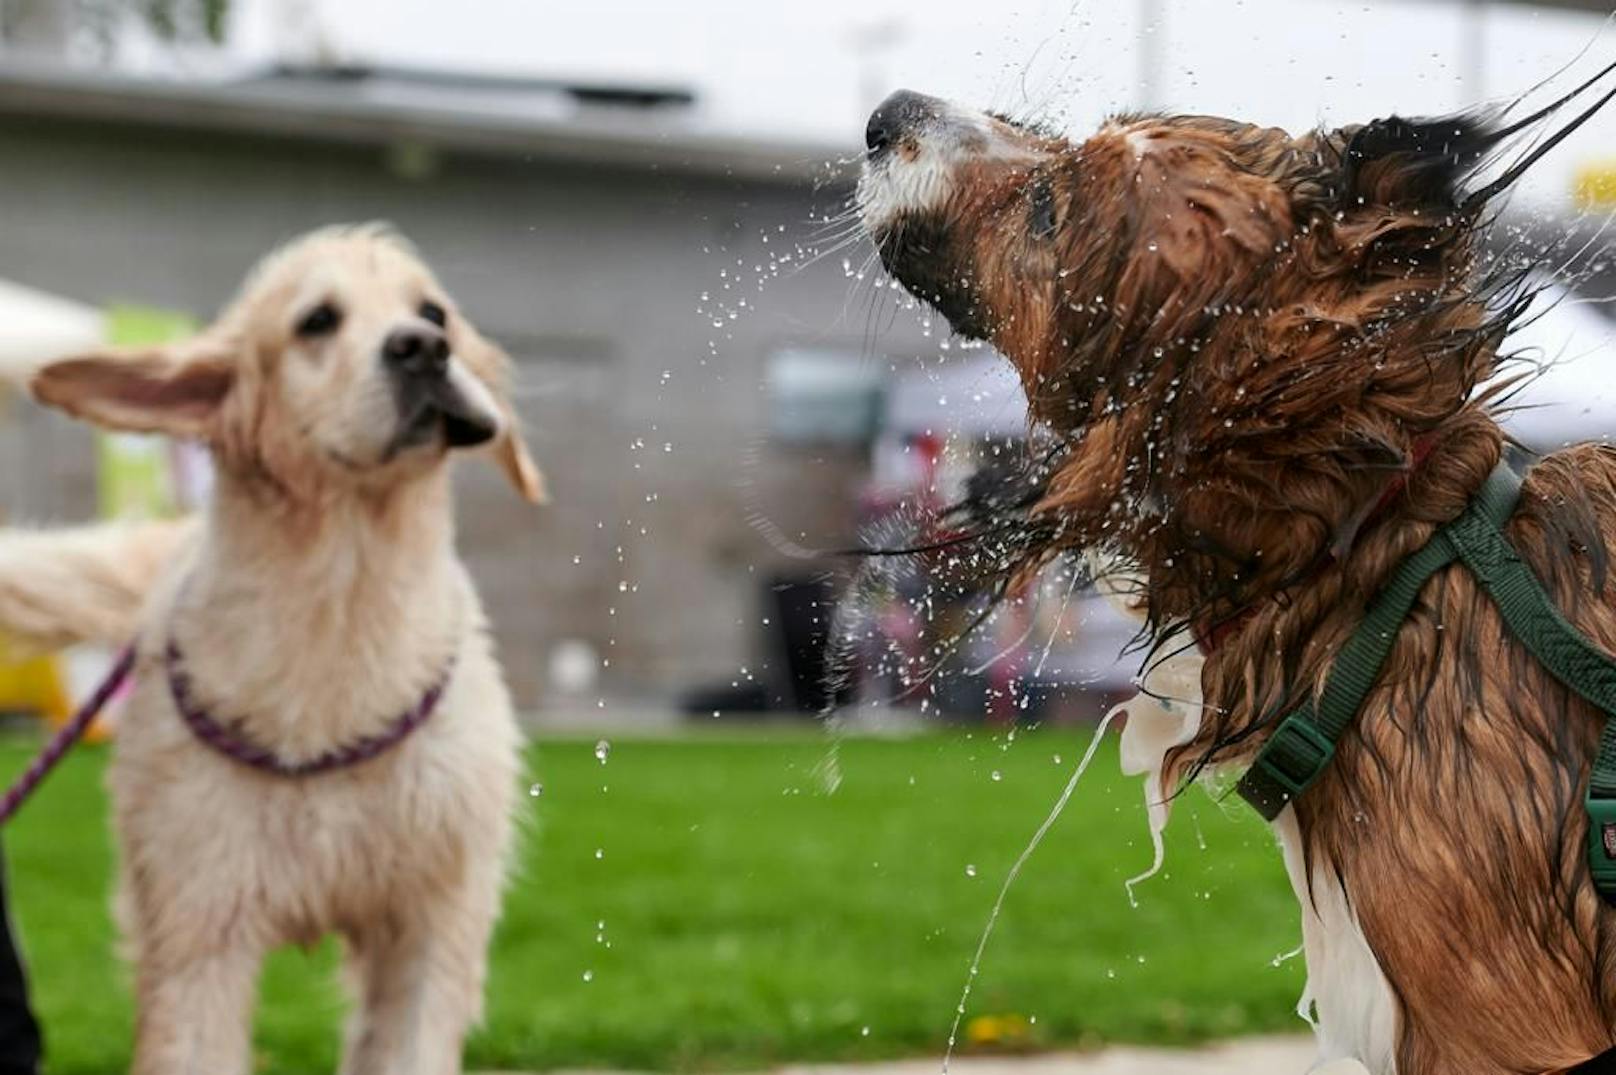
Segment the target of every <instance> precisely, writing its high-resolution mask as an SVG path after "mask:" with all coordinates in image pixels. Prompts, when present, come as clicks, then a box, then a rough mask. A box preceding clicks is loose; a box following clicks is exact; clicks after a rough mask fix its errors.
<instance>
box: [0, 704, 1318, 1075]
mask: <svg viewBox="0 0 1616 1075" xmlns="http://www.w3.org/2000/svg"><path fill="white" fill-rule="evenodd" d="M1083 744H1084V737H1083V736H1078V735H1070V734H1065V733H1055V732H1041V733H1033V734H1027V733H1023V734H1021V735H1018V736H1017V737H1016V738H1015V739H1014V741H1007V740H1006V738H1005V737H1004V736H1002V735H989V734H986V733H977V734H976V735H974V736H972V735H966V734H963V733H961V734H950V735H935V736H927V737H923V738H919V739H912V740H907V741H875V740H850V741H846V742H844V743H843V744H842V745H841V746H840V748H839V757H840V770H841V775H842V780H841V783H840V786H839V787H838V788H837V790H836V791H835V792H834V793H831V794H827V793H826V791H825V782H824V780H823V779H822V776H821V771H820V770H821V766H822V765H823V763H824V762H825V761H826V759H827V756H828V755H829V753H830V742H829V740H828V739H827V738H825V737H824V736H822V735H817V734H791V735H785V734H782V735H778V736H757V737H747V736H732V737H728V738H716V737H710V736H695V737H692V738H688V739H684V740H678V741H642V740H624V741H617V742H614V743H613V745H612V749H611V754H610V757H609V759H608V761H607V763H606V764H604V765H602V764H601V763H600V762H598V761H597V760H596V758H595V756H594V743H593V741H589V742H581V741H556V742H545V743H541V744H539V745H538V746H537V747H536V748H535V749H534V751H533V753H532V755H531V758H530V766H531V773H532V778H533V780H535V781H537V782H540V783H542V786H543V793H542V795H540V796H538V797H536V798H531V799H526V800H524V802H523V805H524V807H525V808H526V814H527V818H526V821H527V824H526V832H525V836H524V839H523V841H522V851H521V856H520V863H519V867H518V872H517V875H516V877H515V879H514V881H513V883H512V885H511V888H510V892H509V894H508V895H507V897H506V900H505V915H504V919H503V921H502V923H501V926H500V930H499V934H498V936H497V937H496V939H495V941H494V950H493V970H492V976H491V980H490V982H489V989H488V1023H487V1026H486V1027H485V1028H484V1029H482V1030H481V1031H480V1032H479V1033H478V1034H477V1035H476V1036H475V1038H474V1039H473V1040H472V1042H471V1044H470V1055H469V1063H470V1065H471V1066H473V1067H484V1068H507V1069H511V1068H515V1069H546V1068H554V1067H561V1066H569V1067H572V1066H612V1067H630V1068H646V1069H671V1070H693V1069H698V1068H715V1067H721V1068H758V1067H764V1066H768V1065H771V1064H775V1063H777V1062H782V1061H792V1060H810V1059H813V1060H820V1059H833V1058H834V1059H851V1058H874V1057H890V1056H898V1055H903V1054H914V1053H922V1052H936V1051H937V1050H939V1049H940V1048H941V1046H942V1044H943V1042H944V1040H945V1038H946V1036H947V1033H948V1028H949V1023H950V1021H951V1019H952V1017H953V1012H954V1007H955V1004H956V1003H957V1001H958V999H959V994H960V988H961V986H962V985H963V983H964V981H965V977H966V970H967V967H968V965H969V961H970V955H971V952H972V950H973V949H974V947H975V945H976V940H977V936H978V934H979V932H980V930H981V928H982V925H983V923H984V921H985V920H986V918H987V915H988V910H989V908H990V906H991V904H992V901H993V897H994V893H995V891H996V889H997V887H998V885H999V882H1000V880H1001V878H1002V877H1003V875H1004V873H1005V871H1006V869H1007V868H1008V867H1009V865H1010V863H1011V861H1012V860H1013V859H1014V858H1015V857H1016V855H1017V854H1018V853H1019V852H1020V851H1021V849H1022V847H1023V846H1024V845H1025V844H1026V841H1027V838H1028V836H1029V834H1030V833H1031V832H1032V830H1033V829H1034V828H1035V827H1036V826H1037V824H1038V823H1039V821H1040V820H1041V819H1042V818H1043V816H1044V814H1045V813H1046V811H1047V810H1048V808H1049V806H1050V804H1051V803H1052V802H1053V800H1054V798H1055V796H1056V795H1057V793H1058V792H1059V790H1060V788H1061V786H1062V785H1063V783H1064V782H1065V780H1066V778H1067V776H1068V775H1069V773H1070V770H1071V767H1072V765H1073V763H1074V761H1075V760H1076V757H1077V755H1078V754H1079V753H1080V752H1081V748H1082V746H1083ZM32 751H33V744H32V743H31V742H22V741H16V740H13V741H10V742H8V743H5V744H3V745H0V775H4V776H6V777H9V775H10V774H11V773H14V772H16V771H18V770H20V769H21V768H22V766H23V765H24V764H25V762H26V759H27V758H28V757H29V756H30V755H31V753H32ZM104 762H105V753H104V751H101V750H98V749H95V748H81V749H80V750H79V751H78V752H77V753H76V754H75V755H74V756H73V757H72V758H71V759H70V760H69V761H68V762H67V763H66V764H65V766H64V767H63V769H62V770H61V771H60V772H58V773H57V774H56V775H54V776H53V777H52V778H51V780H50V782H49V783H47V784H46V786H45V788H44V789H43V791H42V792H41V793H40V795H39V796H38V798H36V799H35V800H34V801H33V802H31V803H30V804H29V805H28V807H27V809H26V810H25V811H24V812H23V814H22V815H21V816H20V817H19V819H18V820H17V821H16V822H15V823H14V824H13V825H12V826H11V827H10V828H9V829H8V831H7V832H6V834H5V845H6V846H5V850H6V854H7V856H8V858H9V862H10V867H11V882H12V886H13V893H14V902H15V907H14V912H15V915H16V918H17V921H18V924H19V927H20V930H21V933H22V935H23V939H24V943H25V945H26V949H27V954H28V957H29V960H30V965H31V971H32V975H33V983H34V987H35V990H36V994H37V1002H38V1005H39V1007H40V1009H41V1011H42V1013H43V1017H44V1021H45V1025H46V1030H47V1034H48V1036H49V1048H50V1062H49V1072H50V1073H52V1075H80V1073H83V1075H92V1073H93V1075H104V1073H106V1072H110V1071H116V1070H120V1069H121V1068H122V1067H123V1065H124V1063H125V1062H126V1060H127V1056H128V1048H129V1035H130V1003H129V992H128V986H127V979H128V975H127V972H126V971H125V969H124V967H123V966H122V964H121V963H120V962H119V961H118V959H117V957H116V944H115V938H114V935H113V931H112V927H111V924H110V921H109V918H108V905H109V876H110V872H111V871H110V865H111V849H110V840H109V836H108V832H107V826H106V823H105V813H106V803H105V797H104V795H103V793H102V790H101V769H102V767H103V764H104ZM1169 836H1170V839H1169V842H1168V859H1167V869H1166V871H1165V873H1164V874H1163V875H1162V876H1160V877H1158V878H1156V879H1155V880H1153V881H1151V882H1149V883H1147V884H1146V885H1144V886H1143V887H1142V888H1141V889H1140V890H1139V893H1138V895H1139V906H1138V907H1137V908H1134V907H1130V905H1129V902H1128V899H1127V896H1126V894H1125V893H1124V890H1123V886H1122V881H1123V879H1124V878H1126V877H1128V876H1131V875H1132V874H1134V873H1136V872H1138V871H1139V870H1141V869H1142V868H1143V867H1144V866H1145V865H1146V864H1147V863H1148V861H1149V858H1150V845H1149V841H1148V839H1147V838H1146V836H1145V829H1144V816H1143V808H1142V806H1141V802H1140V791H1139V785H1138V782H1137V781H1135V780H1127V779H1124V778H1122V777H1121V776H1119V775H1118V774H1117V766H1116V751H1115V747H1114V744H1112V745H1110V746H1108V747H1107V748H1105V749H1104V750H1102V752H1101V754H1100V756H1099V757H1098V758H1097V759H1096V762H1095V765H1094V767H1093V769H1092V770H1091V771H1090V773H1089V774H1088V776H1087V777H1086V778H1085V780H1084V783H1083V784H1082V785H1081V786H1080V787H1079V789H1078V792H1077V794H1076V795H1075V796H1074V798H1073V800H1072V802H1071V805H1070V807H1069V808H1068V810H1067V811H1066V814H1065V816H1064V817H1063V819H1062V820H1061V821H1060V823H1059V824H1058V825H1056V827H1055V828H1054V830H1053V831H1052V832H1051V833H1050V834H1049V837H1048V839H1047V840H1046V841H1045V843H1044V845H1043V847H1042V848H1041V850H1040V851H1039V852H1038V853H1037V855H1036V856H1035V857H1034V858H1033V859H1032V861H1031V863H1030V864H1029V865H1028V866H1027V868H1026V870H1025V872H1024V873H1023V874H1022V876H1021V879H1020V881H1019V883H1018V884H1017V885H1016V887H1015V888H1014V889H1013V890H1012V891H1011V894H1010V897H1009V899H1008V901H1007V902H1006V904H1005V908H1004V913H1003V917H1002V918H1001V920H1000V922H999V927H998V931H997V933H996V935H995V937H994V939H993V941H992V943H991V944H990V946H989V948H988V951H987V955H986V958H985V959H984V961H983V964H982V969H981V974H980V977H979V978H978V980H977V984H976V988H975V992H974V994H973V996H972V998H971V1002H970V1015H971V1016H976V1015H1015V1016H1022V1017H1025V1018H1026V1019H1028V1020H1029V1021H1030V1022H1029V1024H1028V1028H1027V1029H1028V1032H1027V1035H1026V1039H1025V1042H1024V1044H1025V1045H1027V1046H1031V1047H1055V1046H1070V1045H1091V1044H1098V1043H1100V1042H1103V1041H1112V1040H1128V1041H1150V1042H1189V1041H1193V1040H1196V1039H1200V1038H1205V1037H1211V1036H1220V1035H1231V1034H1241V1033H1247V1032H1253V1031H1270V1030H1283V1029H1298V1028H1299V1024H1298V1023H1297V1022H1296V1019H1295V1016H1294V1015H1293V1014H1292V1009H1293V1007H1294V1003H1295V998H1296V994H1297V992H1298V990H1299V989H1300V987H1301V979H1302V969H1301V967H1300V966H1299V965H1298V964H1299V963H1300V961H1299V960H1295V961H1290V962H1287V963H1284V964H1283V965H1280V966H1276V965H1275V959H1276V957H1277V956H1279V955H1280V954H1281V953H1284V952H1288V951H1290V950H1291V949H1293V948H1294V947H1295V946H1296V944H1297V943H1298V927H1297V912H1296V907H1295V903H1294V900H1293V899H1292V897H1291V895H1290V893H1289V889H1288V886H1287V885H1286V882H1285V879H1284V874H1283V870H1282V868H1281V866H1280V863H1279V856H1278V853H1277V851H1276V850H1275V849H1274V846H1273V842H1272V840H1271V838H1270V837H1269V836H1268V834H1267V832H1266V830H1265V829H1264V828H1263V827H1262V826H1261V825H1260V824H1258V823H1256V822H1255V821H1254V820H1253V819H1252V818H1251V817H1250V816H1249V813H1248V812H1247V811H1244V810H1243V809H1239V810H1237V809H1234V808H1233V807H1228V808H1225V807H1220V806H1219V805H1217V804H1215V803H1213V802H1211V801H1210V800H1209V799H1207V798H1206V797H1205V796H1204V795H1202V794H1200V793H1199V792H1196V793H1193V794H1191V795H1190V796H1188V797H1186V798H1185V799H1184V800H1183V801H1182V802H1181V803H1180V804H1179V807H1178V809H1177V812H1176V813H1175V816H1174V819H1173V825H1172V826H1171V829H1170V832H1169ZM335 957H336V952H335V948H334V946H332V945H327V946H326V947H325V948H322V949H321V950H318V951H316V952H313V953H302V952H287V953H281V954H279V955H277V956H276V957H275V958H274V959H273V960H272V961H271V964H270V966H269V969H268V972H267V974H266V977H265V982H264V995H263V1002H262V1004H261V1007H260V1014H259V1021H258V1029H257V1035H256V1036H257V1048H258V1052H259V1056H260V1060H261V1062H260V1065H259V1070H260V1071H262V1072H270V1073H288V1075H290V1073H294V1072H295V1073H299V1075H301V1073H306V1072H310V1071H320V1070H330V1069H332V1068H333V1067H334V1065H335V1058H336V1052H337V1037H338V1026H339V1023H340V1020H341V1016H342V1010H343V1001H342V995H341V992H340V990H339V989H338V988H337V987H336V985H335V984H334V982H333V978H334V976H333V974H332V968H333V966H334V964H335V961H336V960H335Z"/></svg>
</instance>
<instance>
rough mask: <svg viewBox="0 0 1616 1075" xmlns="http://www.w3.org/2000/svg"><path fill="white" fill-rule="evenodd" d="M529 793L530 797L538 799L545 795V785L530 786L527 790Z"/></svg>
mask: <svg viewBox="0 0 1616 1075" xmlns="http://www.w3.org/2000/svg"><path fill="white" fill-rule="evenodd" d="M527 793H528V794H529V795H531V796H533V797H534V798H535V799H537V798H538V797H539V796H540V795H543V794H544V785H543V784H532V785H529V786H528V789H527Z"/></svg>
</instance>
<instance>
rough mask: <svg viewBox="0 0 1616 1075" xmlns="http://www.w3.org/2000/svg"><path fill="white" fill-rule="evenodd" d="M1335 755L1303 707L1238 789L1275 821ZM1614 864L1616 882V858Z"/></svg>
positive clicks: (1615, 804)
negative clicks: (1287, 804)
mask: <svg viewBox="0 0 1616 1075" xmlns="http://www.w3.org/2000/svg"><path fill="white" fill-rule="evenodd" d="M1334 756H1335V743H1334V742H1333V741H1331V739H1330V738H1329V737H1328V736H1327V735H1325V734H1324V732H1323V731H1321V730H1320V729H1319V727H1318V725H1316V724H1314V723H1313V720H1312V717H1311V714H1310V712H1309V711H1308V710H1307V709H1299V710H1297V711H1296V712H1295V713H1292V714H1291V715H1290V716H1288V717H1286V718H1285V719H1284V720H1283V721H1282V722H1281V723H1280V725H1279V727H1278V728H1275V729H1274V734H1273V735H1272V736H1270V737H1269V740H1268V742H1267V743H1266V744H1264V746H1263V748H1262V750H1260V751H1258V752H1257V757H1256V759H1255V760H1254V761H1252V763H1251V768H1249V769H1247V770H1246V772H1245V775H1244V776H1242V777H1241V778H1240V783H1239V784H1238V785H1236V786H1235V790H1236V791H1237V792H1239V794H1240V797H1241V798H1242V799H1244V800H1246V802H1248V803H1250V804H1251V807H1252V809H1254V810H1256V811H1257V813H1259V814H1261V815H1262V817H1263V820H1264V821H1272V820H1274V818H1276V817H1278V816H1279V813H1280V811H1281V810H1283V809H1285V804H1286V803H1288V802H1290V801H1291V800H1292V799H1294V798H1296V797H1297V796H1298V795H1300V794H1302V792H1304V791H1306V790H1307V788H1308V787H1309V786H1310V785H1311V784H1312V783H1313V781H1315V780H1317V779H1318V778H1319V774H1320V773H1322V772H1324V769H1325V767H1326V766H1327V765H1329V764H1330V759H1331V758H1332V757H1334ZM1609 805H1610V806H1611V807H1612V811H1611V821H1612V822H1613V823H1616V800H1612V801H1611V803H1610V804H1609ZM1613 832H1616V830H1613ZM1611 866H1612V873H1611V877H1612V880H1613V881H1616V859H1613V860H1612V862H1611Z"/></svg>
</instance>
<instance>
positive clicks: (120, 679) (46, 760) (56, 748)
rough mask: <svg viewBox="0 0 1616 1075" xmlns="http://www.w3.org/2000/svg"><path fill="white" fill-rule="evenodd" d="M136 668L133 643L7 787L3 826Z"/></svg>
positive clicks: (0, 804) (1, 805)
mask: <svg viewBox="0 0 1616 1075" xmlns="http://www.w3.org/2000/svg"><path fill="white" fill-rule="evenodd" d="M134 667H135V647H134V646H129V647H128V648H127V649H125V650H124V651H123V652H122V653H120V654H119V655H118V663H117V664H115V665H113V666H112V671H110V672H108V673H107V678H105V679H103V680H102V681H101V685H100V686H99V687H97V688H96V689H95V693H94V694H92V695H90V697H89V698H88V699H86V700H85V702H84V704H83V705H81V706H79V708H78V711H77V712H76V713H74V714H73V719H72V720H70V721H68V722H67V723H66V724H64V725H62V727H61V729H60V730H58V731H57V733H56V734H55V735H53V736H51V739H50V742H48V743H46V744H45V749H44V750H42V751H40V752H39V757H37V758H35V759H34V760H33V762H32V763H31V764H30V765H29V766H28V769H27V771H25V772H24V773H23V774H22V775H21V776H20V777H18V778H17V781H16V783H14V784H12V785H11V787H9V788H7V789H6V793H5V795H4V796H0V825H4V824H5V823H6V822H8V821H10V820H11V815H13V814H15V813H16V812H17V811H18V810H20V809H21V808H22V804H23V803H25V802H27V801H28V796H30V795H32V794H33V793H34V789H36V788H38V787H39V784H40V781H42V780H44V779H45V777H46V776H48V775H50V771H51V770H52V769H54V768H56V763H57V762H59V761H61V760H62V757H63V755H65V754H66V753H67V752H68V751H69V750H71V749H72V747H73V744H74V743H76V742H78V740H79V738H80V737H81V736H83V735H84V733H85V731H86V730H87V729H88V728H89V727H90V724H91V722H92V721H94V720H95V718H96V716H97V714H99V713H100V712H101V710H102V709H104V708H105V707H106V704H107V702H108V701H110V700H111V699H112V696H113V695H114V694H117V693H118V688H120V687H122V686H123V685H124V682H125V681H126V680H127V679H128V678H129V673H130V672H131V671H133V670H134Z"/></svg>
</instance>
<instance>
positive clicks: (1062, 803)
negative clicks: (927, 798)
mask: <svg viewBox="0 0 1616 1075" xmlns="http://www.w3.org/2000/svg"><path fill="white" fill-rule="evenodd" d="M1117 712H1118V710H1116V709H1113V710H1112V711H1111V712H1109V713H1107V714H1106V715H1105V719H1104V720H1102V721H1100V726H1099V727H1098V728H1095V729H1094V738H1093V739H1091V740H1089V745H1088V749H1087V750H1085V751H1084V752H1083V757H1082V759H1081V760H1079V761H1078V763H1077V768H1076V769H1074V770H1072V776H1071V778H1070V779H1069V780H1067V781H1066V787H1065V788H1063V789H1062V790H1061V793H1060V797H1059V798H1057V799H1056V800H1055V805H1054V806H1052V807H1051V808H1050V811H1049V814H1048V816H1046V817H1045V818H1044V820H1043V823H1042V824H1040V825H1039V826H1038V828H1037V829H1036V830H1035V831H1034V832H1033V834H1032V839H1030V840H1028V841H1027V846H1026V847H1025V848H1023V849H1022V852H1021V854H1020V855H1018V856H1017V857H1016V861H1015V862H1013V863H1011V864H1010V870H1009V872H1008V873H1006V874H1005V875H1004V881H1003V882H1002V883H1001V884H1000V885H999V894H998V896H997V897H995V898H994V900H993V909H992V910H991V911H989V912H988V920H987V924H986V925H985V926H983V927H982V936H981V937H980V938H979V939H978V940H977V942H976V952H975V953H974V954H973V955H972V956H971V967H970V970H969V971H967V972H966V975H965V988H964V989H963V990H962V991H961V992H960V999H959V1004H958V1005H957V1006H956V1007H955V1008H954V1023H953V1025H952V1026H951V1027H949V1029H948V1050H947V1052H945V1053H944V1054H943V1075H948V1065H949V1064H950V1063H952V1062H953V1059H954V1045H955V1043H956V1042H957V1041H958V1040H959V1028H960V1021H961V1020H963V1019H964V1018H965V1008H966V1005H967V1004H968V1003H969V1002H970V999H971V989H972V988H973V987H974V986H975V985H976V976H977V973H978V972H979V971H980V970H981V969H982V955H983V953H984V952H986V951H987V948H988V941H989V940H990V939H992V937H993V929H994V927H995V926H997V925H998V923H999V912H1000V911H1002V910H1003V909H1004V901H1005V899H1006V897H1008V896H1009V895H1010V886H1012V885H1014V884H1015V883H1016V878H1018V877H1020V876H1021V870H1022V867H1024V866H1026V865H1027V862H1028V860H1029V859H1031V858H1032V856H1033V852H1035V851H1037V850H1038V845H1039V844H1041V843H1043V842H1044V837H1045V836H1046V835H1048V833H1049V830H1050V829H1052V828H1054V827H1055V822H1057V821H1059V820H1060V816H1061V814H1062V813H1064V812H1065V810H1066V804H1067V803H1068V802H1070V801H1071V799H1072V793H1073V792H1074V791H1076V790H1077V783H1078V781H1079V780H1081V779H1083V774H1084V773H1085V772H1087V771H1088V768H1089V763H1090V762H1092V761H1093V760H1094V755H1095V753H1096V752H1098V751H1099V749H1100V743H1101V742H1102V741H1103V740H1104V739H1105V733H1106V731H1107V730H1108V729H1109V728H1110V726H1111V721H1112V718H1114V717H1115V716H1116V715H1117Z"/></svg>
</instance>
